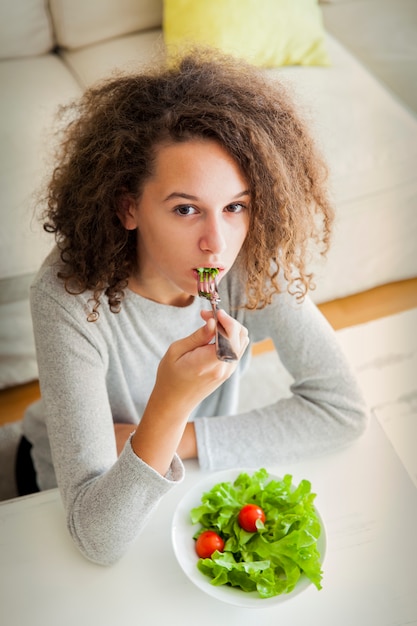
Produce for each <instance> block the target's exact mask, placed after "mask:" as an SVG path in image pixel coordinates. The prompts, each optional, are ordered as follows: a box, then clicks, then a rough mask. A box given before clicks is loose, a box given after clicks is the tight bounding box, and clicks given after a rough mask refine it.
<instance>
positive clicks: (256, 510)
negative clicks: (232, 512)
mask: <svg viewBox="0 0 417 626" xmlns="http://www.w3.org/2000/svg"><path fill="white" fill-rule="evenodd" d="M258 519H260V520H261V521H262V522H265V513H264V512H263V509H261V507H260V506H258V505H257V504H245V506H244V507H242V508H241V509H240V511H239V516H238V522H239V526H240V527H241V528H243V530H246V531H247V532H248V533H256V531H257V530H258V529H257V528H256V520H258Z"/></svg>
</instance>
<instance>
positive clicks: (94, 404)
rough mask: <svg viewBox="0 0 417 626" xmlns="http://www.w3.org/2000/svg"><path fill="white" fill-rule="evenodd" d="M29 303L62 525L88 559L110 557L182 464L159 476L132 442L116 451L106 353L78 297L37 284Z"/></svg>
mask: <svg viewBox="0 0 417 626" xmlns="http://www.w3.org/2000/svg"><path fill="white" fill-rule="evenodd" d="M74 303H76V304H78V309H79V310H76V307H75V305H74ZM31 306H32V317H33V323H34V332H35V342H36V351H37V358H38V365H39V380H40V387H41V394H42V402H43V405H44V409H45V412H46V415H45V419H46V424H47V430H48V438H49V442H50V447H51V453H52V459H53V464H54V469H55V474H56V478H57V484H58V487H59V490H60V493H61V497H62V500H63V503H64V508H65V512H66V519H67V525H68V528H69V531H70V534H71V536H72V538H73V540H74V542H75V544H76V545H77V546H78V548H79V549H80V551H81V552H82V553H83V554H84V555H85V556H86V557H87V558H88V559H89V560H91V561H93V562H96V563H99V564H103V565H107V564H111V563H114V562H115V561H117V560H118V559H119V558H120V557H121V556H122V555H123V554H124V553H125V552H126V551H127V549H128V547H129V546H130V544H131V543H132V542H133V541H134V540H135V539H136V537H137V535H138V534H139V532H140V530H141V529H142V527H143V526H144V525H145V524H146V522H147V520H148V518H149V516H150V515H151V513H152V511H153V510H154V508H155V507H156V506H157V504H158V502H159V500H160V499H161V498H162V497H163V495H164V494H165V493H166V492H167V491H168V490H169V489H171V487H172V486H173V485H174V484H175V483H176V482H178V481H180V480H182V477H183V472H184V468H183V465H182V463H181V461H180V459H179V458H178V457H175V458H174V459H173V462H172V464H171V467H170V469H169V471H168V473H167V475H166V476H161V475H160V474H158V473H157V472H156V471H154V470H153V469H152V468H151V467H149V466H148V465H147V464H145V463H144V462H143V461H142V460H141V459H140V458H138V457H137V456H136V455H135V453H134V452H133V450H132V448H131V445H130V441H128V442H127V443H126V445H125V447H124V449H123V451H122V453H121V455H120V456H119V457H117V452H116V444H115V436H114V427H113V418H112V414H111V409H110V404H109V399H108V394H107V389H106V354H105V350H104V349H103V346H101V345H100V343H99V341H98V340H97V338H96V337H95V336H94V331H93V330H92V329H91V328H90V324H88V323H87V322H86V323H84V320H85V310H84V307H83V306H82V303H80V301H79V300H78V301H77V297H76V296H70V295H68V294H63V293H62V291H61V293H60V294H58V296H57V295H56V293H55V290H54V291H53V292H52V290H51V289H49V290H48V289H46V290H45V289H42V287H41V286H39V285H38V286H37V287H36V288H33V289H32V291H31ZM71 307H73V308H71ZM77 316H78V319H77ZM132 430H133V427H132Z"/></svg>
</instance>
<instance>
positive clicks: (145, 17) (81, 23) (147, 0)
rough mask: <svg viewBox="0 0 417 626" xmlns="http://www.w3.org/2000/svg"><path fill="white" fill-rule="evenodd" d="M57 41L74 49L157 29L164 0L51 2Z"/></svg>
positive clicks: (66, 0) (61, 0) (68, 0)
mask: <svg viewBox="0 0 417 626" xmlns="http://www.w3.org/2000/svg"><path fill="white" fill-rule="evenodd" d="M50 8H51V13H52V18H53V21H54V26H55V31H56V37H57V42H58V44H59V45H60V46H62V47H64V48H69V49H74V48H80V47H82V46H87V45H90V44H92V43H97V42H99V41H104V40H105V39H111V38H112V37H118V36H120V35H126V34H128V33H133V32H137V31H142V30H147V29H150V28H157V27H160V26H161V23H162V0H89V1H86V0H50Z"/></svg>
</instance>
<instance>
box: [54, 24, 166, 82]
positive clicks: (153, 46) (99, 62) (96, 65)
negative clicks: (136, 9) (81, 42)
mask: <svg viewBox="0 0 417 626" xmlns="http://www.w3.org/2000/svg"><path fill="white" fill-rule="evenodd" d="M164 53H165V49H164V42H163V38H162V31H161V30H160V29H159V30H150V31H146V32H142V33H134V34H132V35H125V36H124V37H115V38H114V39H108V40H106V41H101V42H99V43H97V44H95V45H93V46H86V47H85V48H79V49H78V50H62V51H61V56H62V58H63V59H64V60H65V63H66V64H67V66H68V67H69V68H70V69H71V72H72V73H73V74H74V76H76V77H77V80H78V81H79V82H80V84H81V85H82V86H83V87H87V86H90V85H91V84H93V83H95V82H96V81H98V80H101V79H103V78H108V77H109V76H111V75H112V74H113V72H117V71H123V72H130V71H132V72H135V71H138V69H140V67H141V66H143V65H144V64H147V63H149V62H151V61H153V60H157V59H158V58H159V56H160V55H162V54H164Z"/></svg>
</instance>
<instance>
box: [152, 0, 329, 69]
mask: <svg viewBox="0 0 417 626" xmlns="http://www.w3.org/2000/svg"><path fill="white" fill-rule="evenodd" d="M163 28H164V38H165V43H166V45H167V46H169V47H170V48H171V49H172V51H173V53H175V52H176V50H177V48H179V49H180V50H181V49H182V48H183V47H184V46H185V47H186V46H187V45H192V44H200V45H206V46H211V47H215V48H219V49H221V50H222V51H224V52H227V53H230V54H235V55H236V56H239V57H241V58H244V59H246V60H247V61H250V62H251V63H253V64H255V65H258V66H260V67H277V66H279V65H328V63H329V57H328V55H327V51H326V46H325V38H324V29H323V24H322V16H321V12H320V7H319V6H318V3H317V0H297V2H294V0H263V1H262V2H257V0H210V2H207V0H164V17H163Z"/></svg>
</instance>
